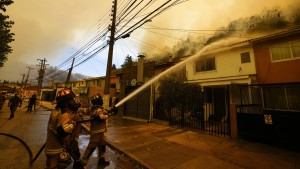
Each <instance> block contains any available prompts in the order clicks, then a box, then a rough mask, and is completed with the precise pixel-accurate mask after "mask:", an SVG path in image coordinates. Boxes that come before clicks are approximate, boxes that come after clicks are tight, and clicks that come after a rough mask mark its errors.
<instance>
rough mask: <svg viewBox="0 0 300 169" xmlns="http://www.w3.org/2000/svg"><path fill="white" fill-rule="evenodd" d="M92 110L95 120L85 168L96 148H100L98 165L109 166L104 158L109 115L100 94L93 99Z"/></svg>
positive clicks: (84, 160) (86, 154) (86, 151)
mask: <svg viewBox="0 0 300 169" xmlns="http://www.w3.org/2000/svg"><path fill="white" fill-rule="evenodd" d="M91 102H92V110H91V116H90V117H91V118H92V119H95V120H92V121H91V126H90V134H91V136H90V141H89V144H88V146H87V148H86V150H85V152H84V155H83V157H82V159H83V162H84V164H85V167H86V166H87V163H88V161H89V158H90V156H91V155H92V154H93V152H94V151H95V149H96V148H98V152H99V153H98V164H99V165H104V166H107V165H109V164H110V162H109V161H106V160H105V158H104V153H105V140H104V132H105V128H106V120H107V119H108V117H109V116H108V115H106V114H104V110H103V107H102V105H103V100H102V97H101V96H100V95H99V94H98V95H96V96H93V97H92V98H91Z"/></svg>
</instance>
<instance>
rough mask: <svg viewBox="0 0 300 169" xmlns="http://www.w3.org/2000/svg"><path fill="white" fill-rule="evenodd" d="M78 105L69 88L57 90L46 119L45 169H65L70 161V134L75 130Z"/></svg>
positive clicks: (79, 104) (78, 102)
mask: <svg viewBox="0 0 300 169" xmlns="http://www.w3.org/2000/svg"><path fill="white" fill-rule="evenodd" d="M80 106H81V103H80V101H79V100H78V99H76V95H75V93H74V92H73V91H72V90H71V89H68V88H65V89H62V90H60V91H58V93H57V96H56V107H55V109H54V110H52V111H51V114H50V118H49V121H48V129H47V139H46V146H45V150H44V152H45V154H46V158H47V159H46V169H65V168H67V167H68V166H69V165H70V164H71V163H72V158H71V153H72V152H71V151H72V150H70V143H72V141H73V140H72V137H71V136H72V135H73V134H74V132H75V128H76V124H77V121H76V120H77V118H75V117H76V116H77V115H76V113H77V111H78V109H79V107H80ZM82 168H83V165H82ZM80 169H81V168H80Z"/></svg>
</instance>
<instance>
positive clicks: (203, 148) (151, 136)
mask: <svg viewBox="0 0 300 169" xmlns="http://www.w3.org/2000/svg"><path fill="white" fill-rule="evenodd" d="M43 106H45V107H47V106H48V108H53V106H52V107H51V105H49V104H47V103H44V102H43ZM88 129H89V128H88V126H87V130H88ZM106 140H107V143H108V144H109V145H110V146H112V147H114V148H115V149H117V150H119V151H121V152H123V153H124V154H125V155H127V156H129V157H130V158H132V159H133V160H134V161H135V162H137V163H139V164H140V165H142V166H143V168H149V169H170V168H175V169H199V168H201V169H232V168H235V169H239V168H241V169H242V168H249V169H252V168H253V169H269V168H271V169H291V168H293V169H300V154H299V153H295V152H290V151H287V150H283V149H279V148H276V147H272V146H268V145H264V144H260V143H253V142H248V141H245V140H234V139H230V138H224V137H217V136H209V135H203V134H199V133H196V132H192V131H186V130H182V129H178V128H173V127H170V126H165V125H158V124H154V123H145V122H140V121H135V120H130V119H127V118H123V117H118V116H115V117H111V118H110V119H109V120H108V134H107V138H106Z"/></svg>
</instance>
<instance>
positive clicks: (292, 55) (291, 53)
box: [269, 39, 300, 62]
mask: <svg viewBox="0 0 300 169" xmlns="http://www.w3.org/2000/svg"><path fill="white" fill-rule="evenodd" d="M293 42H299V43H300V39H298V40H293V41H286V42H282V43H277V44H273V45H270V46H269V53H270V59H271V62H284V61H289V60H297V59H300V56H298V57H295V56H294V53H293V48H292V45H291V44H292V43H293ZM283 44H288V47H289V54H290V57H289V58H285V59H278V60H274V57H273V54H272V48H273V49H275V46H279V45H283Z"/></svg>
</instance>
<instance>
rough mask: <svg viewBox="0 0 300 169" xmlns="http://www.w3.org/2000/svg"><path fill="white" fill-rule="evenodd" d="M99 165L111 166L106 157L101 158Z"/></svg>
mask: <svg viewBox="0 0 300 169" xmlns="http://www.w3.org/2000/svg"><path fill="white" fill-rule="evenodd" d="M98 164H99V165H103V166H108V165H109V164H110V162H109V161H105V158H104V157H100V159H99V161H98Z"/></svg>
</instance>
